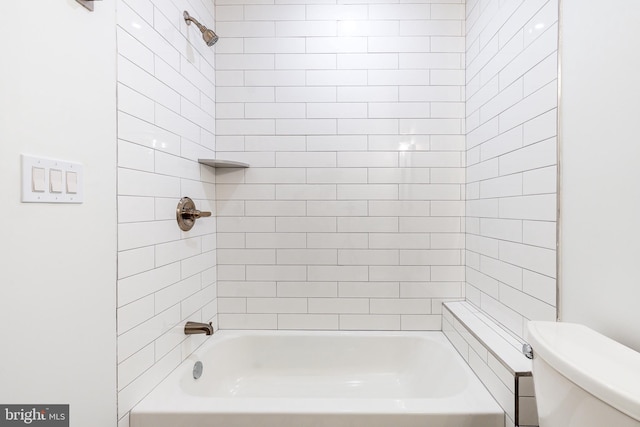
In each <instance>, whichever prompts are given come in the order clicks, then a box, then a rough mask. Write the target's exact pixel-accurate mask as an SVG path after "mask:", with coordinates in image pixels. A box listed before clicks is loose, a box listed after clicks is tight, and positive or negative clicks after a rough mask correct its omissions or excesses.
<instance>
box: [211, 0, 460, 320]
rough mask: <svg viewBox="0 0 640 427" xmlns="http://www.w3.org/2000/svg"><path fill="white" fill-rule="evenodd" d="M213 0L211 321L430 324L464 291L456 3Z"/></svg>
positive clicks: (426, 0) (430, 0)
mask: <svg viewBox="0 0 640 427" xmlns="http://www.w3.org/2000/svg"><path fill="white" fill-rule="evenodd" d="M255 3H256V2H255V1H253V0H248V1H239V0H221V1H217V2H216V6H217V7H216V19H217V21H218V26H217V29H218V33H219V34H220V35H221V36H222V38H221V39H220V42H219V43H218V45H217V47H216V63H217V64H216V65H217V67H216V84H217V91H218V96H217V105H216V107H217V110H216V114H217V122H216V127H217V151H216V154H217V156H218V157H224V158H228V159H237V160H243V161H247V162H248V163H250V164H251V167H250V168H249V169H244V170H226V171H225V170H220V171H219V172H218V173H217V178H216V179H217V182H216V188H217V193H218V202H217V203H218V264H219V266H218V268H219V270H218V272H219V277H218V278H219V283H218V286H219V288H218V296H219V298H218V309H219V312H220V314H219V318H220V327H221V328H223V329H224V328H268V329H278V328H279V329H378V330H379V329H404V330H410V329H440V325H441V317H440V316H441V315H440V308H441V302H442V300H444V299H455V298H458V299H459V298H461V297H463V281H464V268H463V263H464V261H463V245H464V238H463V234H462V233H463V231H464V230H463V224H462V222H463V219H462V217H463V215H464V202H463V200H464V194H463V186H464V185H463V183H464V153H463V151H464V126H463V125H464V123H463V119H464V102H463V101H464V95H463V91H464V88H463V86H464V37H463V35H464V2H463V1H462V0H459V1H442V2H439V1H437V0H415V1H409V2H403V3H397V2H386V1H383V2H378V1H360V0H354V1H349V0H347V1H338V2H336V1H329V2H327V1H325V0H317V1H314V0H311V1H292V2H287V3H290V4H274V3H280V2H277V1H276V2H273V1H271V2H260V3H271V4H255Z"/></svg>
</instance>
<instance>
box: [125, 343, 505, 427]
mask: <svg viewBox="0 0 640 427" xmlns="http://www.w3.org/2000/svg"><path fill="white" fill-rule="evenodd" d="M196 361H201V362H202V363H203V367H204V372H203V374H202V376H201V377H200V378H199V379H197V380H196V379H194V378H193V366H194V363H195V362H196ZM130 426H131V427H347V426H348V427H418V426H420V427H503V426H504V413H503V411H502V410H501V409H500V407H499V406H498V404H497V403H496V402H495V401H494V400H493V398H492V397H491V396H490V395H489V393H488V392H487V390H486V389H485V388H484V387H483V386H482V384H481V383H480V382H479V380H478V379H477V378H476V377H475V376H474V374H473V373H472V371H471V370H470V369H469V367H468V366H467V365H466V363H465V361H464V360H463V359H462V358H461V357H460V355H458V354H457V353H456V351H455V349H453V347H452V346H451V345H450V344H449V342H448V341H447V339H446V338H445V337H444V335H443V334H442V333H440V332H415V333H413V332H297V331H218V332H216V333H215V334H214V335H213V336H212V337H210V338H209V339H208V340H207V342H206V343H205V344H204V345H203V346H202V347H201V348H200V349H199V350H198V351H196V353H195V354H193V355H192V356H190V357H189V358H188V359H187V360H185V362H184V363H182V364H181V365H180V366H179V367H178V368H177V369H176V370H175V371H174V372H173V373H172V374H171V375H169V376H168V377H167V378H166V379H165V380H164V381H163V382H162V383H161V384H160V385H159V386H158V387H156V389H155V390H154V391H153V392H151V393H150V394H149V395H148V396H147V397H146V398H145V399H144V400H142V401H141V402H140V403H139V404H138V405H137V406H136V407H135V408H133V410H132V411H131V416H130Z"/></svg>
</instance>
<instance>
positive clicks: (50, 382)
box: [0, 0, 116, 427]
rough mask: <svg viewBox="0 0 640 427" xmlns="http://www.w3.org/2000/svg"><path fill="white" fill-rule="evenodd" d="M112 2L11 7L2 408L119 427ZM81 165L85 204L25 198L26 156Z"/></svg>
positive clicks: (0, 133)
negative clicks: (62, 413)
mask: <svg viewBox="0 0 640 427" xmlns="http://www.w3.org/2000/svg"><path fill="white" fill-rule="evenodd" d="M115 44H116V34H115V6H114V4H113V3H112V2H109V1H104V2H96V10H95V12H93V13H89V12H88V11H87V10H86V9H84V8H83V7H82V6H80V5H79V4H78V3H76V2H75V1H71V0H68V1H55V2H50V1H39V2H31V1H22V0H14V1H7V2H3V5H2V13H0V51H2V65H1V66H0V94H1V95H0V183H1V184H0V205H1V206H2V210H1V211H0V212H1V213H0V219H1V220H2V227H0V242H1V244H0V271H2V279H1V280H0V340H1V342H2V350H1V351H0V402H2V403H21V404H28V403H61V404H66V403H68V404H70V405H71V407H70V409H71V417H70V418H71V426H74V427H81V426H102V427H113V426H114V425H115V424H116V369H115V358H116V316H115V310H114V307H115V299H116V289H115V281H116V198H115V191H116V170H115V162H116V114H115V111H116V94H115V89H116V86H115V79H116V77H115V73H116V68H115V63H114V56H115V49H116V47H115ZM21 153H28V154H32V155H37V156H46V157H52V158H57V159H63V160H70V161H75V162H80V163H82V164H84V171H85V183H84V191H85V200H84V203H83V204H81V205H53V204H23V203H20V154H21Z"/></svg>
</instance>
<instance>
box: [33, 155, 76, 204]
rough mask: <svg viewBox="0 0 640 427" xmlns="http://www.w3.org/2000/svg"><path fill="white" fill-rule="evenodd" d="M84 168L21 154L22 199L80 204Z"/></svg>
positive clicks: (60, 161)
mask: <svg viewBox="0 0 640 427" xmlns="http://www.w3.org/2000/svg"><path fill="white" fill-rule="evenodd" d="M83 173H84V168H83V167H82V164H80V163H75V162H68V161H65V160H55V159H47V158H43V157H33V156H27V155H25V154H23V155H22V201H23V202H26V203H82V202H83V199H84V193H83V188H82V182H83Z"/></svg>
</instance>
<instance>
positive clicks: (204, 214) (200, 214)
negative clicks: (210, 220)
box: [182, 209, 211, 219]
mask: <svg viewBox="0 0 640 427" xmlns="http://www.w3.org/2000/svg"><path fill="white" fill-rule="evenodd" d="M182 215H190V216H191V217H192V218H194V219H198V218H204V217H207V216H211V212H206V211H199V210H198V209H193V210H189V211H187V212H183V213H182Z"/></svg>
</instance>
